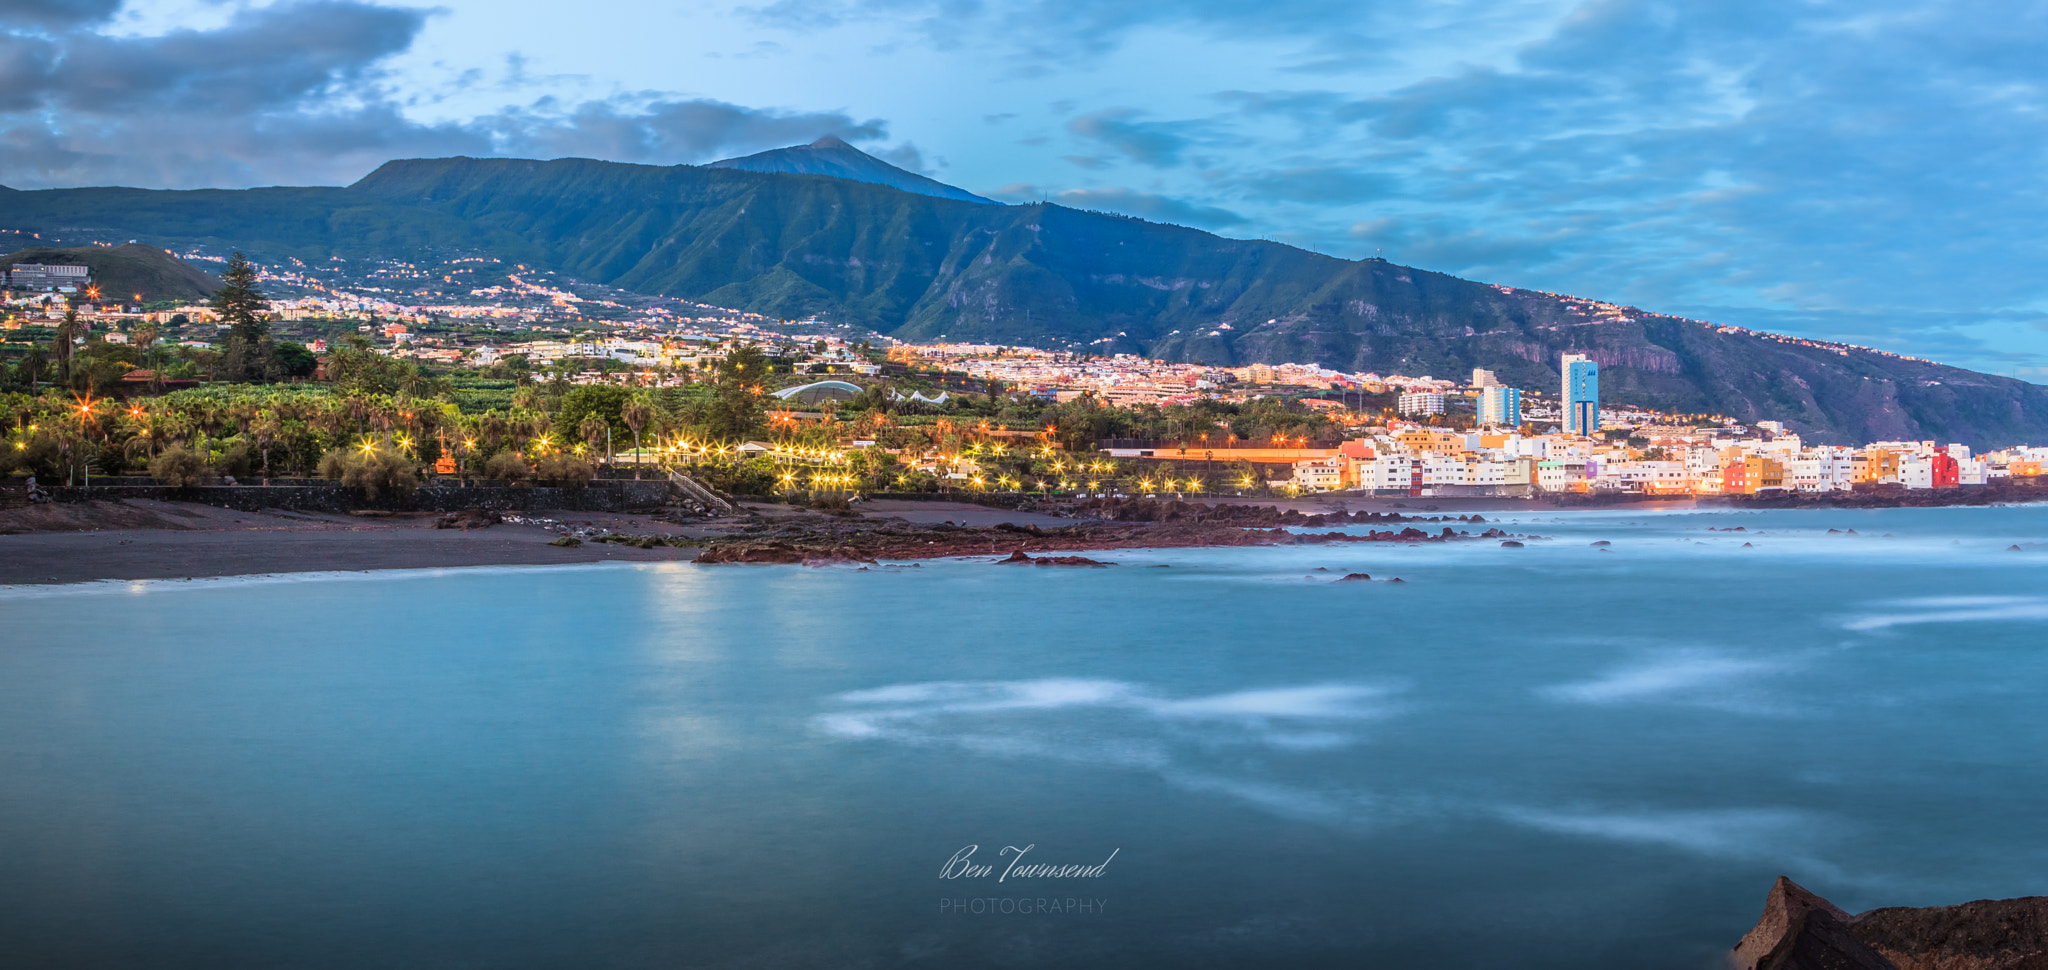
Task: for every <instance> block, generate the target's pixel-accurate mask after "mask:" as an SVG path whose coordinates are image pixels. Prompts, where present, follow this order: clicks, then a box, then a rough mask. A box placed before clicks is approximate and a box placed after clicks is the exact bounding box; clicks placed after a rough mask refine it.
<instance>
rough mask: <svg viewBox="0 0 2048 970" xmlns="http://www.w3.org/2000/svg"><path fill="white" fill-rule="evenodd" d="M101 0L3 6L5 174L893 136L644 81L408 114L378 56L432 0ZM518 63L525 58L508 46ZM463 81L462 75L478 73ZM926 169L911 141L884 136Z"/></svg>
mask: <svg viewBox="0 0 2048 970" xmlns="http://www.w3.org/2000/svg"><path fill="white" fill-rule="evenodd" d="M116 12H117V10H116V5H115V4H111V3H87V2H76V0H74V2H70V3H59V4H36V5H26V4H9V5H7V6H5V7H0V170H4V171H5V172H6V182H7V183H8V184H9V185H11V186H13V187H15V188H40V187H46V186H66V185H89V184H127V185H142V186H150V187H163V188H191V187H202V186H244V185H267V184H296V185H304V184H336V183H346V182H349V181H353V180H354V179H355V178H357V177H360V176H361V175H362V174H363V173H365V172H367V171H369V170H371V169H372V168H375V167H376V166H377V165H379V164H381V163H383V162H385V161H387V160H389V159H391V158H395V157H416V156H433V155H453V154H469V155H532V156H540V157H560V156H589V157H597V158H604V159H609V160H615V161H629V162H645V163H652V164H677V163H684V162H703V161H710V160H713V159H716V158H720V157H724V156H727V155H736V154H746V153H749V152H754V151H759V150H762V149H765V148H773V147H779V146H782V145H789V144H800V143H804V142H809V141H812V140H814V139H816V138H818V137H820V136H822V135H828V134H829V135H837V136H839V137H841V138H844V139H847V140H848V141H855V142H874V141H877V140H881V139H884V138H886V137H887V134H888V131H887V125H886V124H885V123H884V122H883V121H881V120H880V119H872V118H871V119H866V120H859V119H855V118H853V117H852V116H850V115H847V114H845V113H843V112H836V111H824V112H818V111H789V110H777V109H761V108H751V107H746V106H742V105H735V104H729V103H726V102H722V101H716V100H710V99H701V98H681V97H677V96H674V95H670V94H666V93H663V92H639V93H632V94H624V95H618V96H614V97H610V98H605V99H600V100H589V101H581V102H574V103H562V102H558V101H556V100H555V99H553V98H542V99H540V100H538V101H535V102H533V103H531V104H528V105H524V106H520V107H508V108H505V109H502V110H499V111H497V112H494V113H490V114H485V115H482V116H479V117H475V118H471V119H468V120H462V121H451V122H442V123H423V122H419V121H416V120H413V119H411V118H409V117H407V116H406V114H405V112H404V110H403V109H402V107H401V99H400V97H399V95H398V94H397V93H396V92H395V91H394V90H392V89H391V86H390V83H391V78H389V77H388V76H387V74H386V69H385V66H384V65H385V64H386V62H387V61H389V60H390V59H391V58H393V57H394V56H396V55H398V54H401V53H403V52H405V51H407V50H409V49H410V48H411V47H412V45H413V44H414V42H415V41H416V40H417V39H418V37H419V35H420V32H421V30H422V29H423V28H424V27H425V25H426V23H427V20H428V19H429V17H430V16H431V13H430V12H429V11H426V10H420V9H412V8H402V7H384V6H377V5H374V4H369V3H361V2H354V0H285V2H282V3H277V4H273V5H270V6H266V7H252V8H240V9H237V10H235V11H234V12H233V13H232V14H231V15H229V16H228V17H227V18H226V20H225V22H224V23H223V24H221V25H220V26H218V27H216V28H214V29H208V30H194V29H178V30H172V31H169V32H167V33H163V34H160V35H155V36H117V35H110V34H102V33H99V32H97V31H96V30H94V29H92V28H93V25H94V24H96V23H97V22H99V21H103V20H105V19H107V18H108V17H110V16H112V15H113V14H115V13H116ZM507 66H508V70H509V71H510V72H511V73H512V74H513V75H519V74H523V72H524V66H525V65H524V61H523V59H522V58H519V57H518V56H517V55H516V54H514V55H510V56H509V57H508V59H507ZM471 83H473V79H472V82H471ZM882 152H883V154H884V155H885V157H887V158H888V159H889V160H890V161H892V162H895V163H896V164H899V165H903V166H904V167H906V168H912V169H914V170H915V169H922V167H923V162H922V158H921V156H920V155H919V153H918V150H917V149H916V147H915V146H912V145H909V144H907V143H906V144H903V145H899V146H896V147H895V148H893V149H883V150H882Z"/></svg>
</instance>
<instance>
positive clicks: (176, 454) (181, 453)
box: [149, 445, 213, 488]
mask: <svg viewBox="0 0 2048 970" xmlns="http://www.w3.org/2000/svg"><path fill="white" fill-rule="evenodd" d="M149 477H151V478H154V479H156V480H157V481H159V482H162V483H164V484H165V485H168V486H170V487H171V488H192V487H194V486H197V485H204V484H206V483H207V482H210V481H213V469H211V468H208V467H207V465H206V458H205V456H203V455H201V454H200V453H199V452H196V451H193V450H192V449H190V448H187V447H185V446H184V445H172V446H170V447H169V448H165V449H164V450H163V451H162V452H161V453H159V454H158V455H157V456H156V457H155V458H152V459H150V461H149Z"/></svg>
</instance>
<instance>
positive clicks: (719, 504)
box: [668, 469, 739, 515]
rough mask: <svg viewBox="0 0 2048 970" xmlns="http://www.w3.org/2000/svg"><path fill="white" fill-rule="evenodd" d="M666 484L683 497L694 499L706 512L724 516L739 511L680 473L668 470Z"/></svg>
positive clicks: (715, 493) (714, 493) (716, 494)
mask: <svg viewBox="0 0 2048 970" xmlns="http://www.w3.org/2000/svg"><path fill="white" fill-rule="evenodd" d="M668 483H669V484H670V485H673V486H675V487H676V489H677V490H678V491H680V492H682V493H683V494H684V495H687V496H689V497H690V498H692V499H695V500H696V501H697V502H698V503H699V504H701V505H703V506H704V508H705V509H707V510H711V511H716V512H721V513H724V514H726V515H736V514H738V513H739V509H738V508H737V507H735V506H734V505H733V504H732V503H731V502H728V501H726V500H725V499H723V498H721V497H719V494H718V493H717V492H714V491H712V490H710V489H708V488H705V487H704V485H703V484H702V483H700V482H698V481H697V480H696V479H694V478H691V477H690V476H688V475H685V474H683V473H682V472H679V471H676V470H674V469H670V470H669V473H668Z"/></svg>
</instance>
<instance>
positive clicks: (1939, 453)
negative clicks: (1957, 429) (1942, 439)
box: [1932, 445, 1963, 488]
mask: <svg viewBox="0 0 2048 970" xmlns="http://www.w3.org/2000/svg"><path fill="white" fill-rule="evenodd" d="M1933 462H1934V468H1933V469H1932V471H1933V473H1934V487H1935V488H1960V487H1962V484H1963V469H1962V466H1961V465H1960V464H1958V463H1957V462H1956V460H1955V458H1953V457H1951V456H1950V455H1949V453H1948V446H1947V445H1942V446H1941V447H1939V448H1936V449H1934V458H1933Z"/></svg>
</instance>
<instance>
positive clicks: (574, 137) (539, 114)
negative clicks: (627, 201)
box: [469, 93, 922, 168]
mask: <svg viewBox="0 0 2048 970" xmlns="http://www.w3.org/2000/svg"><path fill="white" fill-rule="evenodd" d="M469 128H470V129H471V130H473V131H476V132H477V133H479V134H481V135H483V136H484V137H486V138H489V139H490V140H491V142H492V144H493V145H494V146H495V147H496V148H497V149H498V150H500V151H503V152H505V153H507V154H513V155H532V156H537V157H541V158H556V157H562V156H568V155H581V156H589V157H593V158H602V159H606V160H608V161H619V162H644V163H649V164H662V165H673V164H676V163H678V162H697V161H710V160H714V159H717V158H721V157H727V156H731V155H744V154H749V153H752V152H755V151H760V150H762V149H765V148H775V147H780V146H783V145H792V144H804V143H807V142H811V141H815V140H817V139H818V138H820V137H823V136H825V135H837V136H839V137H840V138H844V139H846V140H847V141H870V140H873V139H877V138H883V137H886V136H887V135H888V126H887V125H886V124H885V123H883V122H882V121H881V120H879V119H870V120H867V121H858V122H857V121H855V120H853V119H852V118H850V117H848V116H846V115H844V114H839V113H831V112H826V113H819V112H777V111H766V110H760V109H755V108H746V107H742V106H740V105H735V104H727V103H725V102H722V101H709V100H702V99H697V100H688V101H675V100H666V99H663V98H661V97H660V96H659V95H658V94H656V93H645V94H639V95H634V96H630V97H623V98H615V99H609V100H605V101H587V102H583V103H582V104H578V105H575V106H573V107H570V108H562V107H560V106H558V105H556V104H555V103H554V102H553V101H551V100H545V99H544V100H543V101H542V102H539V103H538V104H537V105H535V106H534V107H531V108H525V109H518V110H512V111H506V112H503V113H500V114H498V115H496V116H493V117H489V118H485V119H481V120H479V121H478V122H475V123H472V124H471V125H470V126H469ZM904 147H906V148H908V151H909V154H908V155H907V156H906V155H905V154H904V153H903V150H902V149H898V150H896V151H895V152H894V154H895V156H896V157H895V158H890V159H888V160H889V161H891V162H892V163H896V164H901V162H899V161H897V160H898V159H902V160H903V161H908V162H910V163H911V164H912V165H921V164H922V161H921V159H919V158H918V157H917V154H916V153H917V149H916V148H914V147H909V146H904ZM904 167H906V168H909V167H911V166H909V165H906V166H904Z"/></svg>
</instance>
